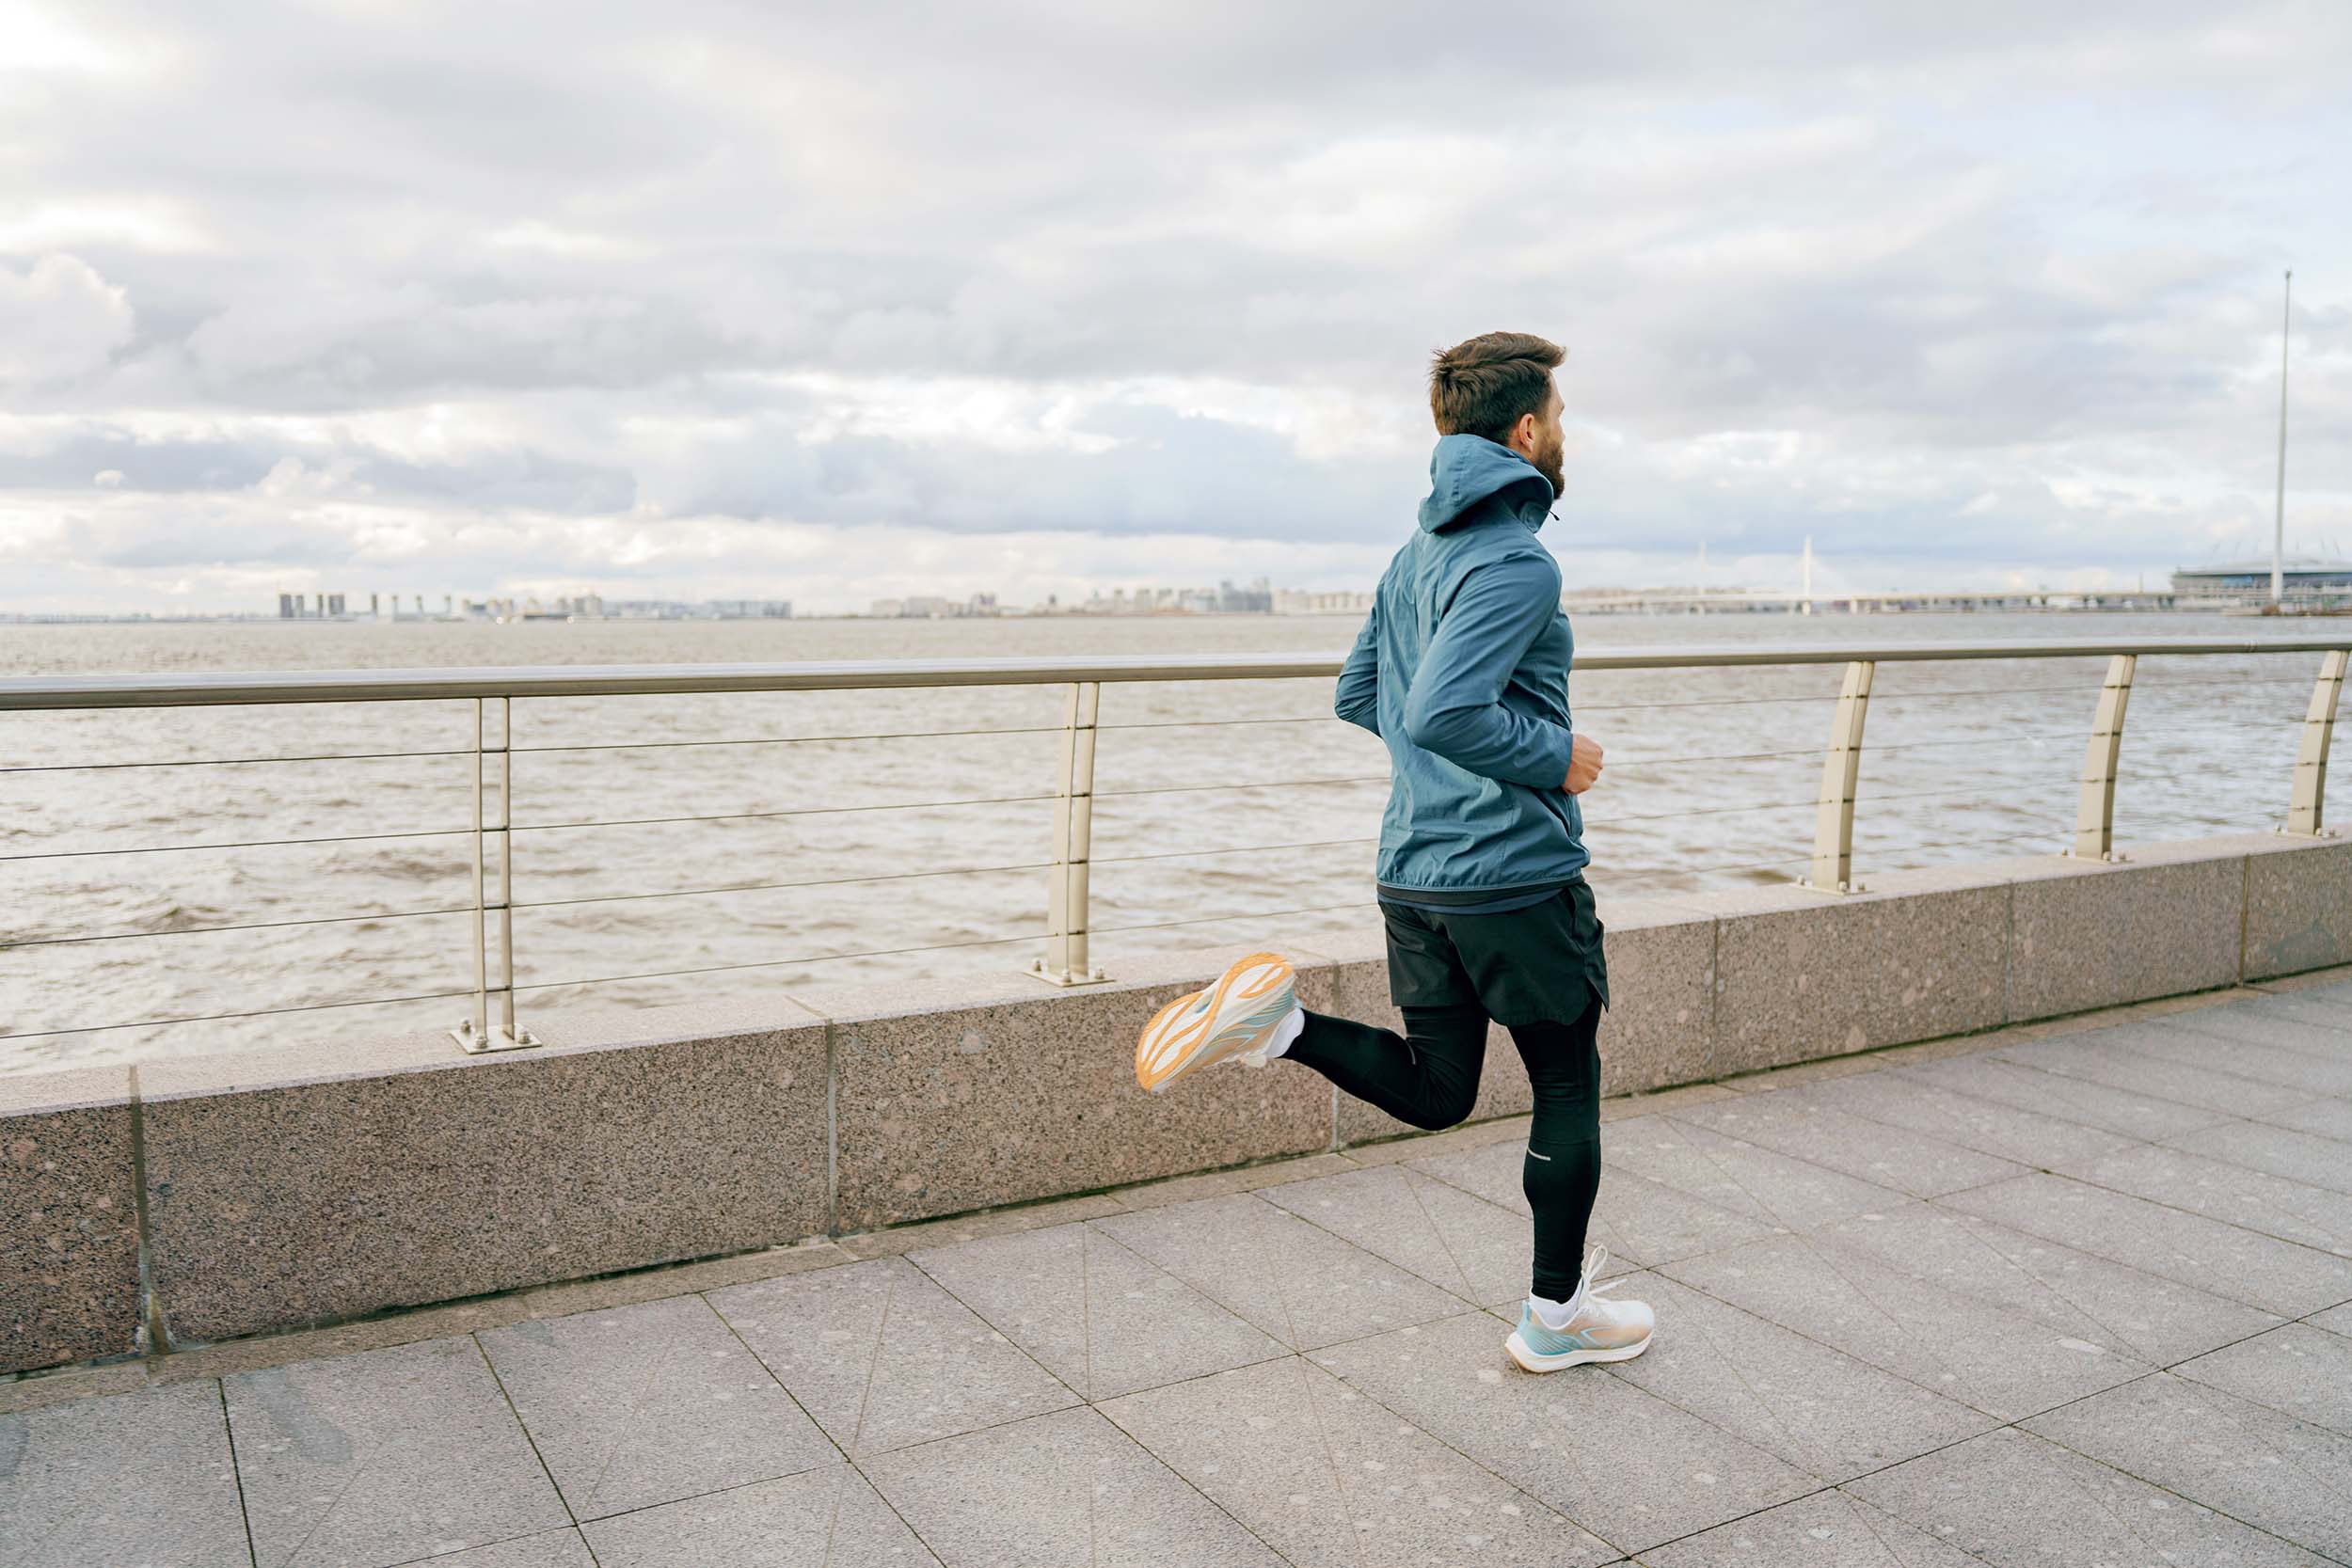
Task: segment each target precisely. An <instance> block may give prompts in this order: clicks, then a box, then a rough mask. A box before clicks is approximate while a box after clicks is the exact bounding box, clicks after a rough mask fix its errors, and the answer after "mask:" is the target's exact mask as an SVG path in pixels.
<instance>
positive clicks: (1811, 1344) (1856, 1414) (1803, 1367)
mask: <svg viewBox="0 0 2352 1568" xmlns="http://www.w3.org/2000/svg"><path fill="white" fill-rule="evenodd" d="M1614 1294H1615V1296H1616V1298H1617V1299H1619V1300H1624V1301H1646V1302H1648V1303H1649V1304H1650V1305H1651V1307H1654V1308H1656V1309H1657V1312H1658V1323H1659V1327H1658V1331H1657V1333H1656V1334H1655V1335H1654V1336H1653V1337H1652V1339H1651V1343H1650V1348H1649V1349H1648V1350H1647V1351H1645V1352H1644V1353H1643V1354H1641V1355H1639V1356H1637V1357H1635V1358H1634V1359H1633V1360H1631V1361H1625V1362H1619V1363H1616V1364H1614V1365H1613V1366H1611V1367H1610V1368H1609V1370H1610V1371H1611V1372H1613V1373H1614V1374H1615V1375H1616V1376H1618V1377H1622V1378H1624V1379H1625V1380H1626V1381H1627V1382H1628V1383H1630V1384H1632V1385H1633V1386H1635V1387H1637V1388H1644V1389H1646V1390H1648V1391H1649V1392H1650V1393H1653V1394H1656V1395H1657V1396H1658V1397H1659V1398H1660V1399H1661V1400H1664V1401H1665V1402H1667V1403H1669V1404H1672V1405H1675V1406H1677V1407H1678V1408H1680V1409H1683V1410H1687V1411H1689V1412H1690V1413H1691V1414H1692V1415H1693V1416H1697V1417H1700V1418H1703V1419H1706V1420H1708V1421H1712V1422H1713V1423H1714V1424H1715V1425H1717V1426H1719V1427H1722V1428H1724V1430H1725V1431H1727V1432H1732V1433H1738V1434H1739V1435H1740V1436H1741V1437H1744V1438H1746V1439H1747V1440H1748V1441H1749V1442H1751V1443H1754V1444H1755V1445H1756V1447H1757V1448H1759V1449H1765V1450H1767V1451H1768V1452H1771V1453H1774V1454H1777V1455H1779V1456H1780V1457H1781V1458H1783V1459H1785V1460H1787V1461H1788V1463H1789V1464H1791V1465H1796V1466H1797V1467H1799V1468H1800V1469H1804V1470H1807V1471H1810V1472H1811V1473H1812V1474H1814V1475H1816V1476H1819V1477H1820V1479H1822V1480H1823V1481H1842V1480H1844V1479H1845V1478H1847V1477H1849V1476H1857V1475H1861V1474H1863V1473H1864V1472H1866V1471H1869V1470H1875V1469H1879V1468H1881V1467H1882V1466H1883V1465H1891V1464H1894V1463H1895V1462H1896V1461H1897V1460H1901V1459H1909V1458H1911V1457H1913V1456H1914V1455H1915V1454H1922V1453H1925V1452H1927V1451H1928V1450H1929V1449H1936V1448H1941V1447H1943V1446H1944V1445H1945V1444H1947V1443H1953V1442H1957V1441H1959V1440H1960V1439H1961V1438H1963V1437H1966V1436H1969V1435H1970V1434H1972V1433H1979V1432H1983V1431H1985V1430H1986V1429H1988V1428H1990V1427H1992V1426H1993V1425H1994V1424H1995V1423H1994V1420H1993V1418H1991V1417H1989V1416H1986V1415H1985V1414H1984V1413H1983V1412H1981V1411H1978V1410H1972V1409H1970V1408H1969V1407H1968V1406H1966V1405H1964V1404H1961V1403H1959V1402H1957V1401H1953V1400H1948V1399H1946V1398H1944V1397H1942V1396H1941V1395H1938V1394H1933V1393H1930V1392H1929V1391H1928V1390H1927V1389H1925V1388H1922V1387H1920V1386H1918V1385H1916V1384H1915V1383H1910V1382H1906V1381H1905V1380H1903V1379H1902V1378H1899V1377H1897V1376H1894V1375H1893V1374H1892V1373H1889V1372H1884V1371H1881V1370H1879V1369H1877V1368H1875V1367H1872V1366H1870V1365H1869V1364H1868V1363H1867V1362H1864V1361H1858V1360H1856V1359H1854V1358H1853V1357H1852V1356H1850V1355H1846V1354H1841V1353H1839V1352H1837V1351H1835V1350H1832V1349H1830V1348H1829V1347H1828V1346H1826V1345H1822V1344H1820V1343H1817V1342H1816V1341H1814V1340H1811V1339H1807V1338H1804V1337H1803V1336H1802V1335H1798V1334H1793V1333H1791V1332H1789V1331H1788V1329H1786V1328H1783V1327H1781V1326H1780V1325H1779V1324H1777V1323H1768V1322H1766V1321H1765V1320H1764V1319H1762V1318H1758V1317H1756V1316H1755V1315H1753V1314H1751V1313H1747V1312H1742V1311H1741V1310H1740V1309H1739V1308H1738V1307H1731V1306H1727V1305H1725V1304H1724V1303H1723V1302H1720V1301H1717V1300H1715V1299H1714V1298H1713V1297H1711V1296H1708V1295H1703V1294H1701V1293H1700V1292H1699V1291H1693V1290H1691V1289H1689V1288H1688V1287H1687V1286H1683V1285H1678V1284H1677V1283H1676V1282H1675V1281H1673V1280H1671V1279H1667V1278H1664V1277H1662V1276H1661V1275H1655V1274H1646V1273H1645V1274H1637V1275H1631V1276H1630V1277H1629V1278H1626V1279H1624V1280H1621V1281H1619V1282H1618V1283H1617V1288H1616V1290H1615V1291H1614Z"/></svg>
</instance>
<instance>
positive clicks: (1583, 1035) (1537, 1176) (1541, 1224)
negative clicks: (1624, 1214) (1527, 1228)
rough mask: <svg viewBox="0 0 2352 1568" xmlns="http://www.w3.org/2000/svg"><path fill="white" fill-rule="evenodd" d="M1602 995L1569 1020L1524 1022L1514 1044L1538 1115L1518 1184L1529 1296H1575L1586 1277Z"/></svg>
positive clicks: (1596, 1181) (1594, 1184) (1596, 1166)
mask: <svg viewBox="0 0 2352 1568" xmlns="http://www.w3.org/2000/svg"><path fill="white" fill-rule="evenodd" d="M1600 1013H1601V1006H1600V998H1599V997H1598V996H1597V995H1595V996H1593V997H1592V999H1591V1001H1590V1002H1589V1003H1588V1004H1587V1005H1586V1006H1585V1008H1584V1012H1583V1014H1582V1016H1581V1017H1580V1018H1578V1019H1577V1020H1576V1021H1575V1022H1572V1023H1553V1022H1541V1023H1523V1024H1518V1025H1516V1026H1514V1027H1513V1028H1512V1030H1511V1040H1512V1043H1513V1044H1515V1045H1517V1046H1518V1048H1519V1057H1520V1059H1521V1060H1522V1061H1524V1062H1526V1064H1527V1081H1528V1085H1529V1086H1530V1087H1531V1088H1533V1089H1534V1096H1535V1115H1534V1119H1533V1120H1532V1122H1531V1123H1530V1125H1529V1127H1528V1133H1527V1157H1526V1159H1525V1161H1524V1162H1523V1168H1522V1170H1521V1172H1520V1184H1521V1187H1522V1188H1523V1190H1524V1191H1525V1192H1526V1194H1527V1206H1528V1207H1529V1208H1530V1209H1532V1210H1534V1212H1535V1268H1534V1291H1533V1292H1532V1293H1533V1294H1534V1295H1535V1296H1536V1297H1537V1298H1538V1299H1541V1300H1545V1301H1554V1302H1566V1301H1570V1300H1572V1299H1574V1297H1575V1295H1576V1291H1577V1286H1578V1283H1579V1281H1580V1280H1581V1278H1582V1276H1583V1272H1584V1231H1585V1227H1586V1226H1587V1225H1588V1224H1589V1223H1590V1222H1591V1219H1592V1213H1593V1197H1594V1195H1595V1194H1597V1193H1598V1192H1599V1191H1600V1050H1599V1047H1598V1045H1597V1036H1598V1035H1599V1032H1600Z"/></svg>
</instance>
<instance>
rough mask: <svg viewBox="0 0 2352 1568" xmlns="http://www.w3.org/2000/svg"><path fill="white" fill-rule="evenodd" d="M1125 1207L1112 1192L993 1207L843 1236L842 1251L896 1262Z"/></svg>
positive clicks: (1087, 1218)
mask: <svg viewBox="0 0 2352 1568" xmlns="http://www.w3.org/2000/svg"><path fill="white" fill-rule="evenodd" d="M1125 1212H1127V1206H1126V1205H1125V1204H1124V1203H1121V1202H1120V1200H1119V1199H1118V1198H1116V1197H1114V1196H1111V1195H1110V1194H1108V1193H1089V1194H1088V1195H1087V1196H1084V1197H1067V1198H1063V1199H1061V1200H1059V1201H1058V1202H1054V1203H1025V1204H1023V1205H1022V1206H1021V1207H1019V1208H1017V1209H990V1210H987V1211H984V1212H980V1213H977V1214H959V1215H957V1216H955V1217H954V1218H953V1219H945V1220H927V1221H924V1222H923V1223H922V1224H919V1225H894V1226H892V1227H890V1228H888V1229H887V1230H869V1231H866V1232H865V1233H864V1234H862V1235H856V1236H844V1237H842V1238H841V1242H840V1246H841V1250H842V1251H844V1252H846V1253H848V1254H849V1255H850V1257H852V1258H864V1259H874V1258H897V1257H899V1256H901V1255H903V1254H905V1253H910V1252H913V1251H914V1250H915V1249H916V1248H918V1247H928V1246H949V1245H952V1244H953V1243H957V1242H971V1241H977V1240H978V1239H979V1238H980V1237H982V1236H1009V1235H1011V1234H1013V1233H1014V1232H1016V1231H1022V1230H1043V1229H1045V1228H1046V1227H1049V1226H1056V1225H1070V1224H1073V1222H1075V1221H1078V1220H1090V1219H1097V1218H1100V1217H1101V1216H1103V1215H1104V1214H1123V1213H1125Z"/></svg>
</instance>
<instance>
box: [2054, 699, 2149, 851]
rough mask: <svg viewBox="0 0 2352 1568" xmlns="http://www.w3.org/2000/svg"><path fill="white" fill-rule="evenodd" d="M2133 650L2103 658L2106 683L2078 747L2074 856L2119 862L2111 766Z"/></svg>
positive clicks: (2119, 749) (2118, 753) (2118, 749)
mask: <svg viewBox="0 0 2352 1568" xmlns="http://www.w3.org/2000/svg"><path fill="white" fill-rule="evenodd" d="M2138 665H2139V658H2138V656H2137V655H2135V654H2117V655H2115V656H2114V657H2111V658H2109V659H2108V660H2107V679H2106V685H2104V686H2102V687H2101V688H2100V689H2099V711H2098V713H2097V715H2096V716H2094V717H2093V718H2092V720H2091V721H2090V746H2089V747H2087V748H2086V749H2085V750H2084V752H2083V776H2082V792H2081V794H2080V796H2079V797H2078V799H2077V801H2076V804H2075V807H2074V847H2073V848H2072V849H2069V850H2068V851H2067V853H2068V854H2069V855H2071V856H2073V857H2074V858H2075V859H2077V860H2087V861H2120V860H2122V858H2123V857H2122V856H2121V855H2119V854H2117V853H2116V852H2115V765H2116V763H2117V761H2118V760H2119V759H2120V758H2122V754H2123V714H2124V711H2125V710H2126V709H2127V708H2129V707H2130V706H2131V702H2132V673H2133V671H2134V670H2136V669H2137V667H2138Z"/></svg>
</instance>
